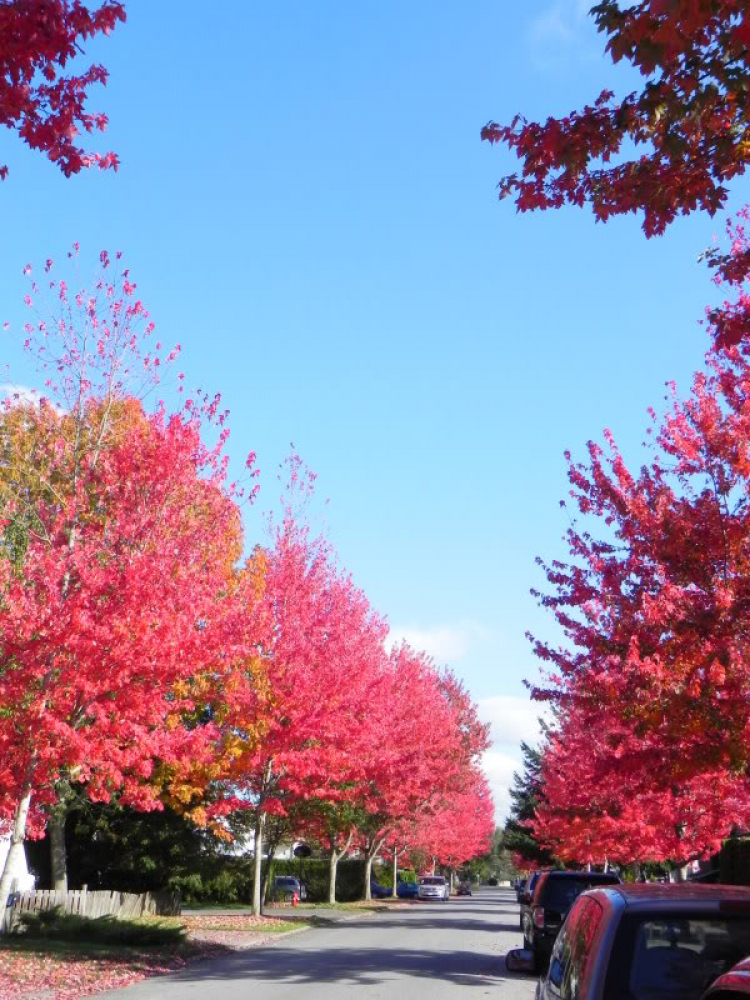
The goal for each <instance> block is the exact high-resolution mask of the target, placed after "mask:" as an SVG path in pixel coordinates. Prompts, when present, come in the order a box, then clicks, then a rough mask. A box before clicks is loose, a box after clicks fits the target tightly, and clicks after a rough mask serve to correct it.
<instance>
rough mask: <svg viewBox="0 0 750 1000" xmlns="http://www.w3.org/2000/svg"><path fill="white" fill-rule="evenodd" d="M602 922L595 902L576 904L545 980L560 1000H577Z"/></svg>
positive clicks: (583, 901)
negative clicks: (597, 930) (552, 987)
mask: <svg viewBox="0 0 750 1000" xmlns="http://www.w3.org/2000/svg"><path fill="white" fill-rule="evenodd" d="M601 919H602V908H601V906H599V904H598V903H597V902H596V900H595V899H581V900H579V901H578V902H577V903H576V905H575V906H574V907H573V909H572V910H571V912H570V916H569V917H568V919H567V920H566V921H565V924H564V925H563V928H562V930H561V931H560V934H559V936H558V938H557V941H556V943H555V948H554V951H553V952H552V959H551V961H550V967H549V973H548V979H549V982H550V983H551V984H552V985H553V986H554V987H555V989H556V991H557V993H559V995H560V997H561V998H562V1000H576V998H577V997H578V995H579V992H580V987H581V983H582V982H583V980H584V977H585V975H586V971H587V968H588V961H589V956H590V955H591V949H592V945H593V941H594V937H595V935H596V929H597V927H598V926H599V922H600V920H601Z"/></svg>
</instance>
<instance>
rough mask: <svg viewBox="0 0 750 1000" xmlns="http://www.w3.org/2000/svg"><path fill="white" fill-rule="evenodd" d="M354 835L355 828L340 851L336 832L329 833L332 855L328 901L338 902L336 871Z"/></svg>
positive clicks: (331, 902) (329, 869)
mask: <svg viewBox="0 0 750 1000" xmlns="http://www.w3.org/2000/svg"><path fill="white" fill-rule="evenodd" d="M353 837H354V830H350V831H349V835H348V837H347V838H346V841H345V842H344V846H343V847H342V848H341V850H340V851H337V850H336V834H335V833H329V835H328V844H329V847H330V848H331V856H330V859H329V865H328V902H329V903H330V904H331V905H333V904H334V903H335V902H336V872H337V870H338V866H339V861H341V859H342V858H343V856H344V855H345V854H346V852H347V851H348V850H349V847H350V845H351V842H352V838H353Z"/></svg>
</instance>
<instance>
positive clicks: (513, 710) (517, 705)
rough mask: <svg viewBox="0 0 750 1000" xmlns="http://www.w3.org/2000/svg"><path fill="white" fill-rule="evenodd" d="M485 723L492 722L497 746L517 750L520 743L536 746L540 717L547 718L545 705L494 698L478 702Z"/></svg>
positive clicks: (497, 696)
mask: <svg viewBox="0 0 750 1000" xmlns="http://www.w3.org/2000/svg"><path fill="white" fill-rule="evenodd" d="M477 707H478V709H479V717H480V719H481V720H482V722H489V724H490V727H491V728H490V735H491V737H492V741H493V743H494V744H496V745H497V744H510V745H512V746H514V747H518V746H519V745H520V743H521V740H524V741H525V742H526V743H531V744H535V743H537V742H538V740H539V735H540V726H539V717H540V716H542V717H543V718H545V717H547V715H548V711H547V709H546V706H545V705H544V704H542V703H541V702H537V701H531V699H530V698H515V697H513V696H511V695H502V694H498V695H493V696H492V697H491V698H482V699H480V700H479V702H478V703H477Z"/></svg>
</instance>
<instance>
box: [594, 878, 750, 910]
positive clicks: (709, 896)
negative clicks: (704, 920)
mask: <svg viewBox="0 0 750 1000" xmlns="http://www.w3.org/2000/svg"><path fill="white" fill-rule="evenodd" d="M587 895H589V896H606V897H608V898H609V900H610V901H611V902H616V903H619V905H620V906H625V907H626V908H627V909H628V910H634V911H638V910H645V911H647V910H663V909H664V908H665V905H674V906H676V907H678V908H679V909H683V910H686V909H690V908H691V907H693V908H697V909H704V908H707V909H714V910H726V911H727V912H732V911H733V912H740V913H743V914H744V913H746V914H748V915H750V888H747V887H746V886H739V885H706V884H702V883H691V882H687V883H686V882H675V883H669V884H666V885H665V884H663V883H656V884H643V883H636V884H634V885H630V884H627V883H622V884H620V885H608V886H597V888H595V889H589V891H588V893H587Z"/></svg>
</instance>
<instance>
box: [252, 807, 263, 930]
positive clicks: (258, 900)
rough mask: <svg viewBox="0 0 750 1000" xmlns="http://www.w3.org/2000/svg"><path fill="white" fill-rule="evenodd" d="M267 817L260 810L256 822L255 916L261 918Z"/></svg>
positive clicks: (254, 866) (254, 865)
mask: <svg viewBox="0 0 750 1000" xmlns="http://www.w3.org/2000/svg"><path fill="white" fill-rule="evenodd" d="M264 819H265V815H264V814H263V813H262V812H261V811H260V807H259V808H258V818H257V819H256V821H255V858H254V864H253V916H255V917H260V916H261V915H262V913H263V896H262V894H261V881H262V879H263V820H264Z"/></svg>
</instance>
